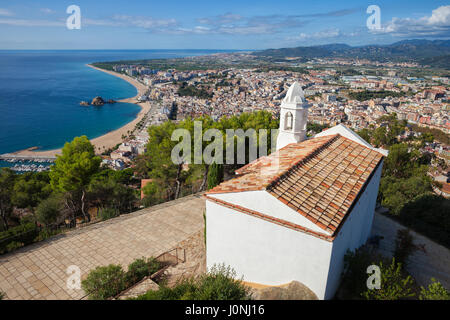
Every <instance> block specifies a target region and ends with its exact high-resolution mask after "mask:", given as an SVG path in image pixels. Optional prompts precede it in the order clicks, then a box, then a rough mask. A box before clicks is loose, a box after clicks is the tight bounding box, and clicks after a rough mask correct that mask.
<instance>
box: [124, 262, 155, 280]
mask: <svg viewBox="0 0 450 320" xmlns="http://www.w3.org/2000/svg"><path fill="white" fill-rule="evenodd" d="M148 275H150V268H149V265H148V263H147V262H146V261H145V258H142V259H136V260H134V261H133V262H132V263H131V264H130V265H129V266H128V272H127V283H128V285H130V286H131V285H133V284H135V283H136V282H138V281H140V280H142V279H143V278H145V277H146V276H148Z"/></svg>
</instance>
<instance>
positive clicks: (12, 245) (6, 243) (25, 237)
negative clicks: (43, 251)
mask: <svg viewBox="0 0 450 320" xmlns="http://www.w3.org/2000/svg"><path fill="white" fill-rule="evenodd" d="M38 234H39V228H37V227H36V225H35V224H34V222H27V223H24V224H21V225H19V226H17V227H13V228H9V229H8V230H6V231H3V232H0V254H3V253H6V252H10V251H12V250H14V249H16V248H18V247H20V246H23V245H27V244H30V243H33V242H34V240H35V238H36V237H37V236H38ZM19 244H20V246H19Z"/></svg>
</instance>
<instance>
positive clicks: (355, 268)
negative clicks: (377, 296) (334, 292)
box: [339, 247, 383, 299]
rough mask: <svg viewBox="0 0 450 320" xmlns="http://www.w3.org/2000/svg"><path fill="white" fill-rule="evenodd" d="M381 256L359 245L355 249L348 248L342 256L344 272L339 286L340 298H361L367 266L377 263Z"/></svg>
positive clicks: (365, 287) (364, 286) (364, 287)
mask: <svg viewBox="0 0 450 320" xmlns="http://www.w3.org/2000/svg"><path fill="white" fill-rule="evenodd" d="M382 259H383V258H382V257H381V256H380V255H378V254H375V253H374V252H373V251H371V250H369V249H368V248H367V247H361V248H358V249H356V250H355V251H353V252H352V251H350V250H348V251H347V253H346V254H345V256H344V272H343V277H342V282H341V287H340V292H339V293H340V295H341V297H340V298H342V299H362V297H361V294H362V293H363V292H364V291H365V290H367V284H366V283H367V278H368V274H367V267H369V266H370V265H375V264H376V265H377V264H378V263H376V262H377V261H381V260H382Z"/></svg>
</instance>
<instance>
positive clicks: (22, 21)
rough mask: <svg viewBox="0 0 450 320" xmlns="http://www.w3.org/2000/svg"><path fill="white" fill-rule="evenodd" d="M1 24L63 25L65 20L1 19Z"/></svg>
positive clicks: (23, 25) (25, 25) (30, 25)
mask: <svg viewBox="0 0 450 320" xmlns="http://www.w3.org/2000/svg"><path fill="white" fill-rule="evenodd" d="M0 24H4V25H9V26H16V27H62V26H65V25H66V24H65V22H62V21H56V20H54V21H49V20H26V19H1V18H0Z"/></svg>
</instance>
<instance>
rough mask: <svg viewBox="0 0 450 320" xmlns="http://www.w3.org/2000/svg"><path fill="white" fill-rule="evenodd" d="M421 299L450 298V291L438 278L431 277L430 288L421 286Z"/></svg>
mask: <svg viewBox="0 0 450 320" xmlns="http://www.w3.org/2000/svg"><path fill="white" fill-rule="evenodd" d="M419 299H420V300H450V292H449V291H448V290H447V289H445V288H444V286H443V285H442V284H441V283H440V282H438V281H437V280H436V279H434V278H431V284H429V285H428V288H426V289H425V288H424V287H421V290H420V296H419Z"/></svg>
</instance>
